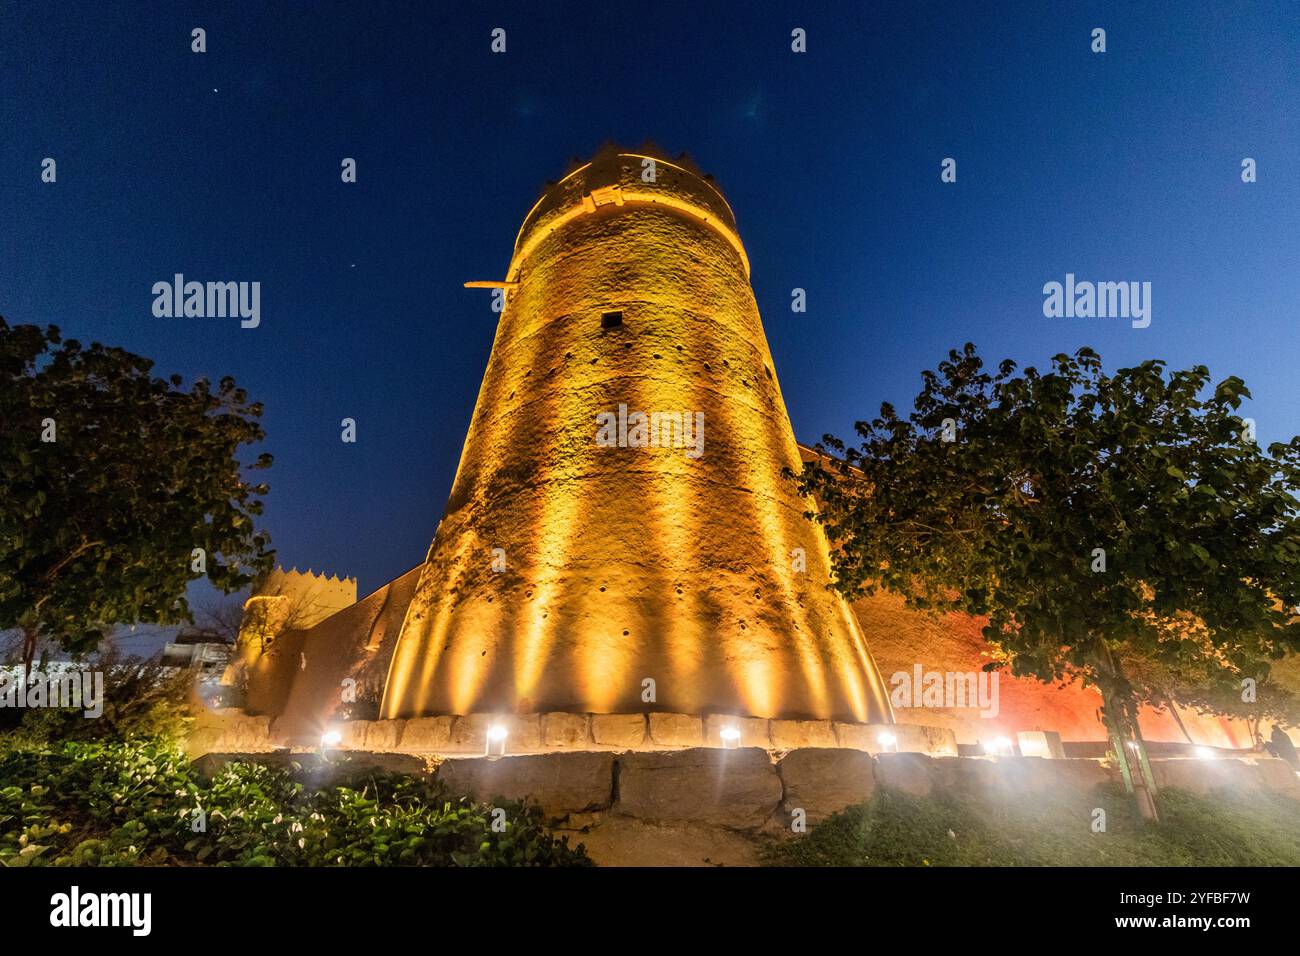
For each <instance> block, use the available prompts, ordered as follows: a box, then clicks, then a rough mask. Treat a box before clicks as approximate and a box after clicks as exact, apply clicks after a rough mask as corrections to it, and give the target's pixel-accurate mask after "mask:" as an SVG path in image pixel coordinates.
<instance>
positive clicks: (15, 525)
mask: <svg viewBox="0 0 1300 956" xmlns="http://www.w3.org/2000/svg"><path fill="white" fill-rule="evenodd" d="M152 369H153V363H152V362H151V361H149V360H148V359H145V358H142V357H140V356H138V355H134V354H132V353H130V352H127V351H125V350H123V349H120V348H110V347H107V346H104V345H100V344H99V343H92V344H90V345H82V344H81V343H80V342H78V341H76V340H73V339H64V338H63V337H62V336H61V335H60V333H59V330H58V329H57V328H55V327H53V326H51V327H49V328H46V329H40V328H38V327H36V326H31V325H19V326H14V327H10V326H9V325H8V324H7V323H6V322H5V321H4V320H3V319H0V481H3V483H4V487H5V492H6V493H5V495H4V496H3V497H2V498H0V630H2V629H8V628H17V629H21V630H22V631H23V632H24V634H26V635H28V638H29V644H30V645H34V641H35V639H36V637H37V636H38V635H39V636H44V637H51V638H55V639H57V640H58V641H59V642H60V643H61V644H62V646H63V647H64V648H65V649H67V650H69V651H73V652H84V651H88V650H90V649H93V648H94V647H95V646H96V645H97V644H98V643H99V641H100V639H101V637H102V635H103V633H104V631H105V629H106V627H107V626H109V625H111V624H114V623H121V622H137V621H139V622H147V623H157V624H174V623H179V622H181V621H185V620H188V619H189V616H190V615H189V608H188V605H187V603H186V598H185V589H186V586H187V585H188V584H189V583H190V582H191V581H192V580H195V579H197V578H198V577H200V576H201V575H200V574H199V573H198V572H195V571H193V570H191V556H192V551H193V549H195V548H202V549H203V550H204V552H205V553H206V575H207V578H208V580H209V581H210V582H211V583H212V584H213V585H214V586H215V587H217V588H218V589H220V590H222V591H225V592H231V591H235V590H238V589H239V588H241V587H244V586H245V585H247V584H249V583H250V582H251V581H252V580H253V578H254V577H255V576H256V574H257V573H259V572H261V571H263V570H266V569H267V568H269V567H270V565H271V563H272V561H273V558H274V554H273V552H272V551H270V550H269V539H268V538H267V537H266V535H264V534H262V533H260V532H258V531H256V530H255V529H254V525H253V519H254V517H255V516H257V515H259V514H261V512H262V500H261V496H263V495H265V494H266V491H267V488H266V485H265V484H255V483H252V482H250V481H248V480H246V479H245V477H244V474H243V469H242V467H241V465H240V462H239V460H238V459H237V457H236V455H237V452H238V450H239V448H240V446H242V445H249V444H256V443H257V442H260V441H261V440H262V438H263V431H262V428H261V425H260V424H258V421H257V419H258V418H259V417H260V416H261V414H262V408H261V406H260V405H259V404H257V403H253V402H250V401H249V400H248V396H247V395H246V394H245V392H244V391H243V389H240V388H238V387H237V386H236V385H235V382H234V380H233V379H230V378H223V379H222V380H221V381H220V382H219V383H218V384H217V386H216V387H215V388H213V386H212V385H211V384H210V383H209V382H208V381H206V380H204V379H199V380H198V381H196V382H194V383H193V385H192V387H191V388H190V389H188V390H186V389H184V388H182V381H181V378H180V376H178V375H173V376H171V377H170V378H169V379H162V378H158V377H155V376H154V375H153V374H152ZM51 422H52V424H51ZM51 427H52V428H53V429H54V431H53V437H54V438H55V440H54V441H43V440H42V438H43V436H45V437H48V434H49V429H50V428H51ZM270 463H271V459H270V456H269V455H261V456H260V457H258V458H257V459H256V460H255V461H254V462H253V463H252V464H251V465H250V466H249V467H250V468H252V469H262V468H266V467H268V466H269V465H270ZM28 659H30V656H29V657H28Z"/></svg>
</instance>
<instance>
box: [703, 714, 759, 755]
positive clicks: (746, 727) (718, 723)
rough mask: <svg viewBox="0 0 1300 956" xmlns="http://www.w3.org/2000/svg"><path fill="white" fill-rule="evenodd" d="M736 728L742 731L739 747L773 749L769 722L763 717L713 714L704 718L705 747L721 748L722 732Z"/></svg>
mask: <svg viewBox="0 0 1300 956" xmlns="http://www.w3.org/2000/svg"><path fill="white" fill-rule="evenodd" d="M724 727H734V728H735V729H736V730H738V731H740V741H739V743H738V746H739V747H761V748H762V749H763V750H770V749H771V748H772V736H771V734H770V733H769V732H768V721H767V720H766V719H765V718H762V717H728V716H726V715H723V714H711V715H709V716H708V717H705V718H704V745H705V746H706V747H721V746H722V745H723V741H722V730H723V728H724Z"/></svg>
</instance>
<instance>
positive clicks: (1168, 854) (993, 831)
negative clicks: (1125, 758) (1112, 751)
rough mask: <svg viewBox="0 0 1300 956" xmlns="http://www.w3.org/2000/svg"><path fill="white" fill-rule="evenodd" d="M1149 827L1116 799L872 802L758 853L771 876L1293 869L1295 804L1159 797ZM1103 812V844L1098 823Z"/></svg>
mask: <svg viewBox="0 0 1300 956" xmlns="http://www.w3.org/2000/svg"><path fill="white" fill-rule="evenodd" d="M1158 799H1159V808H1160V813H1161V823H1160V824H1159V825H1150V824H1147V823H1144V822H1143V821H1142V820H1141V818H1140V817H1139V815H1138V812H1137V809H1136V807H1135V806H1134V804H1133V801H1132V799H1131V798H1130V797H1127V796H1126V795H1125V794H1124V791H1123V788H1122V787H1120V786H1118V785H1116V786H1114V787H1099V788H1097V789H1096V791H1095V792H1094V793H1092V794H1069V795H1039V794H1034V795H1033V796H1032V797H1026V798H1023V799H1018V800H1016V801H1014V802H1012V801H996V800H989V799H984V800H982V799H979V798H976V797H974V796H971V795H965V794H958V793H953V792H943V793H937V794H935V795H933V796H930V797H912V796H908V795H906V794H902V793H898V792H896V791H889V790H877V791H876V793H875V795H874V796H873V797H872V799H871V800H869V801H867V802H866V803H862V804H858V805H856V806H853V807H849V808H847V809H845V810H843V811H841V812H840V813H837V814H835V816H833V817H832V818H831V819H829V820H827V821H826V822H824V823H822V824H821V825H819V826H816V827H812V828H810V829H809V832H808V833H807V834H803V835H791V836H788V837H785V838H783V839H781V840H779V841H776V842H774V843H772V844H769V845H768V846H766V847H765V848H764V851H763V859H764V863H766V864H767V865H771V866H1300V801H1296V800H1294V799H1291V798H1288V797H1285V796H1282V795H1279V794H1271V793H1260V794H1238V793H1230V792H1224V793H1218V794H1214V795H1213V796H1205V795H1198V794H1192V793H1188V792H1186V791H1181V790H1172V789H1171V790H1165V791H1163V792H1161V794H1160V796H1159V798H1158ZM1097 809H1101V810H1103V811H1104V812H1105V830H1104V832H1094V829H1093V824H1094V813H1095V811H1096V810H1097Z"/></svg>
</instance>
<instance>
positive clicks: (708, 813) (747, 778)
mask: <svg viewBox="0 0 1300 956" xmlns="http://www.w3.org/2000/svg"><path fill="white" fill-rule="evenodd" d="M618 763H619V769H618V802H617V803H616V804H615V806H614V810H615V812H617V813H620V814H623V815H625V816H631V817H637V818H638V819H642V820H659V821H667V822H674V821H691V822H696V823H708V824H713V825H715V826H721V827H728V828H731V829H737V830H745V829H754V828H757V827H760V826H762V825H763V824H764V823H765V822H766V821H767V819H768V818H769V817H770V816H771V815H772V813H773V811H774V810H776V807H777V804H778V803H780V801H781V793H782V790H781V779H780V777H778V776H777V773H776V768H775V767H774V766H773V765H772V761H771V759H770V758H769V757H768V755H767V751H765V750H760V749H758V748H757V747H752V748H750V747H747V748H743V749H740V750H715V749H712V748H706V747H700V748H695V749H692V750H683V751H680V752H676V753H629V754H624V755H623V756H621V757H619V760H618Z"/></svg>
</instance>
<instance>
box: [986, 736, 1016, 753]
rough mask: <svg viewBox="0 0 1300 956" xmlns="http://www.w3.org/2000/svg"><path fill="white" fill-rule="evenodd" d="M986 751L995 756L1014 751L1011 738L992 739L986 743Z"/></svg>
mask: <svg viewBox="0 0 1300 956" xmlns="http://www.w3.org/2000/svg"><path fill="white" fill-rule="evenodd" d="M984 752H985V753H986V754H990V755H991V756H994V757H998V756H1001V755H1003V754H1010V753H1012V752H1013V751H1012V749H1011V738H1009V737H994V738H993V739H992V740H990V741H989V742H988V743H986V744H985V745H984Z"/></svg>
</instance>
